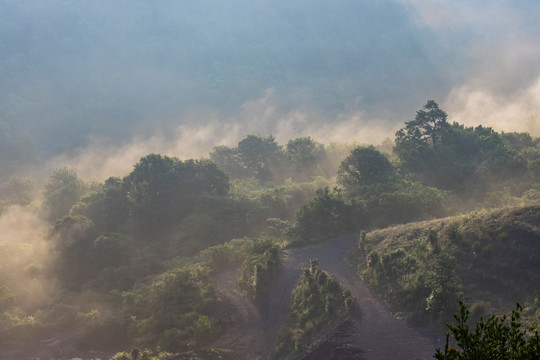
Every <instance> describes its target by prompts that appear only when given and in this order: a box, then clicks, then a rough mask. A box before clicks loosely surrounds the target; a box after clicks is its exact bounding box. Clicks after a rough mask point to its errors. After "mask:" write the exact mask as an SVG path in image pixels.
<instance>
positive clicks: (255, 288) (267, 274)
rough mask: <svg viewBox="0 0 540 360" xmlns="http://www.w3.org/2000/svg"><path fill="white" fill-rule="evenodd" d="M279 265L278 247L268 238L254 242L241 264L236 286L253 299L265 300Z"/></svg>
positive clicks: (279, 249)
mask: <svg viewBox="0 0 540 360" xmlns="http://www.w3.org/2000/svg"><path fill="white" fill-rule="evenodd" d="M280 263H281V248H280V247H279V245H277V244H276V243H275V242H274V241H272V239H269V238H266V239H259V240H256V241H255V242H254V244H253V245H252V248H251V249H250V251H249V253H248V254H247V256H246V259H245V260H244V263H243V264H242V269H241V272H240V277H239V279H238V285H239V286H240V288H241V289H243V290H246V291H247V292H248V293H249V294H250V295H251V297H253V299H255V300H257V301H260V300H262V299H265V298H266V297H267V295H268V294H269V291H270V287H271V286H272V283H273V281H274V277H275V274H276V272H277V270H278V269H279V266H280Z"/></svg>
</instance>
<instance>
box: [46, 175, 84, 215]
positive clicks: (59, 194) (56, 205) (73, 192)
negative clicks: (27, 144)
mask: <svg viewBox="0 0 540 360" xmlns="http://www.w3.org/2000/svg"><path fill="white" fill-rule="evenodd" d="M83 192H84V184H83V182H82V181H81V180H79V177H78V176H77V172H76V171H75V170H72V169H68V168H66V167H64V168H61V169H56V170H54V171H53V173H52V174H51V175H50V176H49V179H48V180H47V184H46V185H45V205H46V207H47V210H48V212H49V218H50V219H51V220H55V219H58V218H60V217H62V216H65V215H67V214H69V210H70V209H71V207H72V206H73V205H74V204H75V203H76V202H77V201H79V199H80V197H81V195H82V194H83Z"/></svg>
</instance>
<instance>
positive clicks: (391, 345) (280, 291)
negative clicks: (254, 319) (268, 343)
mask: <svg viewBox="0 0 540 360" xmlns="http://www.w3.org/2000/svg"><path fill="white" fill-rule="evenodd" d="M357 239H358V236H356V235H354V236H353V235H351V236H344V237H341V238H339V239H337V240H335V241H332V242H329V243H326V244H323V245H320V246H316V247H310V248H304V249H298V250H295V251H291V252H290V253H289V254H288V255H287V256H286V257H285V261H284V264H283V269H282V272H281V273H280V274H279V275H278V278H277V279H276V285H275V287H274V291H273V292H272V296H271V297H270V299H269V306H268V309H267V313H266V315H265V316H264V318H265V319H266V320H267V322H266V327H265V331H266V334H267V336H268V337H269V339H275V338H276V336H277V333H278V331H279V324H281V323H282V322H283V320H285V314H286V311H287V307H288V304H289V301H290V293H291V290H292V288H293V287H294V284H295V282H296V280H297V279H298V276H299V275H300V271H301V268H302V267H305V266H308V264H309V260H310V259H312V258H317V259H318V261H319V264H320V266H321V268H323V269H324V270H326V271H328V272H329V273H330V274H331V275H332V276H334V277H335V278H336V279H337V280H339V281H340V282H341V283H342V284H343V285H345V286H346V287H347V288H349V289H350V290H351V292H352V294H353V296H354V297H355V299H356V301H357V304H358V311H357V312H355V313H354V314H351V317H350V319H348V320H347V322H346V323H345V325H344V326H343V327H340V328H338V329H337V330H336V334H334V335H335V336H334V339H333V340H331V341H335V340H336V339H335V338H336V337H337V338H339V341H338V342H339V344H335V346H336V348H338V347H342V350H341V351H342V352H344V353H347V355H344V354H343V356H341V355H340V356H339V357H332V356H328V355H324V356H323V354H322V353H321V354H320V357H317V351H318V350H319V349H316V350H314V352H313V354H311V356H309V357H306V359H308V358H309V359H318V358H319V359H327V360H329V359H332V358H336V359H366V360H383V359H384V360H386V359H393V360H400V359H404V360H405V359H433V354H434V353H435V348H436V347H438V346H441V343H440V342H441V339H438V338H437V339H436V338H434V337H433V336H427V335H425V334H423V333H421V332H419V331H418V330H416V329H413V328H412V327H410V326H408V325H407V324H405V323H404V322H402V321H400V320H397V319H396V318H395V317H394V316H393V315H392V314H390V313H389V312H387V311H386V310H385V309H384V306H383V305H382V304H381V303H380V302H379V301H378V300H377V299H376V298H375V297H374V296H373V294H372V293H371V291H370V290H369V289H368V288H367V287H366V285H365V284H364V283H363V282H362V281H360V280H359V279H358V277H357V275H356V272H355V270H354V269H352V268H351V267H349V266H348V265H347V264H346V263H345V260H344V258H345V256H346V254H347V252H348V251H350V250H351V249H353V248H354V247H355V246H357ZM326 345H328V344H326ZM323 347H324V346H323ZM327 347H328V346H327ZM330 350H332V349H330Z"/></svg>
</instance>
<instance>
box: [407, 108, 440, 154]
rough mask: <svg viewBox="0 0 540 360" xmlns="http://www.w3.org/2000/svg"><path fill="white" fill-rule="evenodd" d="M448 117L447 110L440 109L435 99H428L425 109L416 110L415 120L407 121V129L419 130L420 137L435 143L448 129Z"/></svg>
mask: <svg viewBox="0 0 540 360" xmlns="http://www.w3.org/2000/svg"><path fill="white" fill-rule="evenodd" d="M447 117H448V115H447V114H446V112H444V111H443V110H441V109H439V105H438V104H437V103H436V102H435V101H433V100H428V102H427V103H426V105H424V109H422V110H418V111H417V112H416V117H415V118H414V120H411V121H408V122H406V123H405V125H406V126H405V129H409V128H413V129H415V130H418V134H419V135H420V139H422V140H424V141H428V142H431V144H435V143H437V142H439V141H441V140H442V138H443V136H444V133H445V132H446V131H447V129H448V122H447V121H446V118H447Z"/></svg>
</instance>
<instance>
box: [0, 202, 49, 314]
mask: <svg viewBox="0 0 540 360" xmlns="http://www.w3.org/2000/svg"><path fill="white" fill-rule="evenodd" d="M48 227H49V225H48V224H46V223H45V222H44V221H43V220H42V219H41V218H40V217H39V216H38V214H37V212H36V211H34V210H33V209H32V208H23V207H19V206H10V207H8V208H7V209H4V211H3V212H2V214H1V215H0V233H1V234H2V237H1V239H0V284H2V285H6V286H7V287H8V288H9V289H10V290H11V291H12V292H13V293H14V294H15V295H16V297H17V305H18V306H20V307H22V308H24V309H31V308H34V307H37V306H40V305H43V304H45V303H47V302H48V301H50V296H52V294H54V291H55V289H56V284H55V282H54V281H53V280H52V279H51V278H50V277H48V276H47V267H48V264H49V261H48V260H49V259H50V256H51V251H50V250H51V243H50V242H49V241H47V240H46V239H47V232H48Z"/></svg>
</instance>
